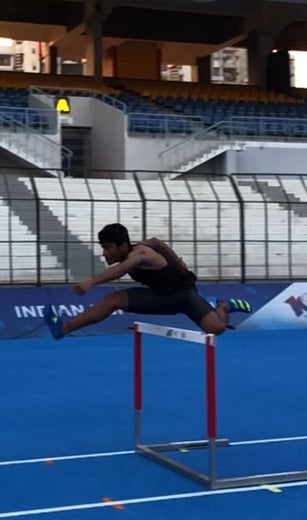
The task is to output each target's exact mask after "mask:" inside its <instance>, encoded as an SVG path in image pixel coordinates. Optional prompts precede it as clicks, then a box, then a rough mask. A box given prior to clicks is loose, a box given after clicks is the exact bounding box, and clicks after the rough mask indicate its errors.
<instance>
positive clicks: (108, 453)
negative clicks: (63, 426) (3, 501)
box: [0, 450, 135, 518]
mask: <svg viewBox="0 0 307 520" xmlns="http://www.w3.org/2000/svg"><path fill="white" fill-rule="evenodd" d="M134 454H135V451H134V450H126V451H105V452H101V453H85V454H83V455H63V456H57V457H50V456H48V457H41V458H39V459H21V460H3V461H0V466H13V465H15V464H16V465H17V464H36V463H39V462H46V461H49V460H52V461H54V462H56V461H60V460H78V459H98V458H102V457H118V456H121V455H134ZM0 518H1V517H0Z"/></svg>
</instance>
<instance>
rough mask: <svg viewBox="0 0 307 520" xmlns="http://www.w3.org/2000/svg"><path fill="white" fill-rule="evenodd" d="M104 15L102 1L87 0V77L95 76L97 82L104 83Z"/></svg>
mask: <svg viewBox="0 0 307 520" xmlns="http://www.w3.org/2000/svg"><path fill="white" fill-rule="evenodd" d="M102 25H103V15H102V0H87V2H86V15H85V29H86V56H85V57H86V60H87V61H86V67H85V70H86V75H87V76H93V77H94V79H95V80H96V81H102V75H103V49H102V35H103V29H102Z"/></svg>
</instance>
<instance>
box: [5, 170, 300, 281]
mask: <svg viewBox="0 0 307 520" xmlns="http://www.w3.org/2000/svg"><path fill="white" fill-rule="evenodd" d="M13 177H14V176H11V175H7V176H6V177H5V178H4V177H3V176H2V177H0V179H1V185H2V186H5V185H6V184H7V182H9V185H10V194H11V195H10V197H9V196H8V195H6V196H2V198H1V212H2V215H3V217H4V218H3V219H2V221H3V222H5V223H6V224H5V226H4V227H2V231H1V256H2V268H1V283H8V282H11V281H12V280H14V281H16V282H20V283H22V282H25V283H26V282H32V283H35V281H36V267H37V256H36V255H37V244H39V246H40V251H41V269H42V273H41V277H42V279H43V280H45V281H50V282H52V281H54V282H55V281H56V282H60V283H65V282H67V281H73V280H76V279H80V278H84V277H86V276H89V274H90V273H95V272H97V271H99V270H101V268H103V263H102V262H101V258H100V255H101V251H100V248H99V246H98V245H97V244H96V233H97V230H98V229H100V227H101V225H102V224H103V223H104V222H110V221H120V222H122V223H124V224H125V225H127V227H128V228H129V229H130V231H131V236H132V237H133V239H134V240H135V241H138V240H141V239H142V238H143V236H153V235H157V236H159V237H161V238H162V239H164V240H165V241H167V242H168V243H169V244H170V245H172V246H173V247H174V249H175V250H176V252H177V253H178V254H179V255H180V256H182V257H183V259H184V260H185V262H186V263H187V265H188V266H189V267H191V268H192V269H194V270H195V271H196V272H197V274H198V276H199V277H200V278H201V279H206V280H235V279H240V277H241V275H242V272H241V268H242V249H241V245H242V240H243V242H244V244H245V246H244V251H245V260H244V261H245V268H246V277H247V278H248V279H267V278H270V279H283V278H287V279H288V278H289V277H290V278H295V277H297V278H298V277H303V276H306V275H307V266H306V262H305V241H306V237H307V231H306V229H307V216H306V214H305V212H303V211H302V212H300V211H298V208H304V203H305V199H306V190H305V191H304V193H305V195H304V196H302V198H301V193H302V192H301V190H302V185H304V186H306V185H307V176H305V177H304V176H302V177H300V176H293V177H291V178H290V177H285V178H282V180H280V179H281V177H280V178H277V177H271V178H270V179H269V180H268V179H267V178H266V177H265V176H241V175H240V176H236V177H235V180H233V179H232V178H230V177H212V176H211V177H197V176H194V177H190V178H186V179H177V180H171V179H170V178H167V177H163V176H160V177H159V178H156V179H151V180H148V179H146V178H144V176H139V178H137V179H135V180H132V178H131V179H68V178H67V179H54V178H49V179H47V178H39V177H37V178H33V179H32V180H31V179H29V178H28V177H26V176H19V177H15V178H14V179H13ZM34 186H35V190H33V187H34ZM237 190H238V191H237ZM12 193H15V195H14V197H15V198H14V197H12ZM16 194H18V197H17V195H16ZM36 195H38V199H36V198H35V196H36ZM144 207H146V215H145V214H144ZM37 211H39V215H40V219H39V223H40V226H39V228H37V227H36V222H37V220H36V219H37ZM242 225H243V228H242ZM242 229H243V231H242ZM38 233H39V234H38ZM242 233H243V235H242ZM24 244H26V247H27V248H28V249H27V251H29V254H28V256H27V260H26V262H24V263H22V255H23V251H24ZM12 248H14V252H16V256H15V260H14V261H12V255H11V253H12ZM19 258H20V261H19V260H18V259H19ZM4 266H5V267H4Z"/></svg>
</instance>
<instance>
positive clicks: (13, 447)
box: [0, 320, 307, 520]
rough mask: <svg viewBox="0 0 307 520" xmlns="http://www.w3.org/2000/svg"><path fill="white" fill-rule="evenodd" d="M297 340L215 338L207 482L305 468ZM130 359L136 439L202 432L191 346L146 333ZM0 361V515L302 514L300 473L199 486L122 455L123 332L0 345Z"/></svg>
mask: <svg viewBox="0 0 307 520" xmlns="http://www.w3.org/2000/svg"><path fill="white" fill-rule="evenodd" d="M144 321H145V320H144ZM306 339H307V331H306V332H305V331H269V332H264V331H259V332H227V333H226V334H224V335H223V336H222V337H220V338H218V340H217V349H216V350H217V375H218V433H219V436H220V437H227V438H229V439H230V441H231V443H233V444H232V445H231V446H230V447H227V448H219V449H218V464H217V467H218V476H219V477H220V478H222V477H235V476H242V475H252V474H258V473H261V474H263V473H272V472H282V471H296V470H305V469H307V411H306V403H305V401H306V395H307V377H306V365H307V341H306ZM143 364H144V410H143V412H142V436H143V439H142V440H143V442H144V443H147V444H150V443H159V442H171V441H179V440H180V441H182V440H196V439H204V438H206V420H205V417H206V410H205V397H204V396H205V376H204V372H205V371H204V349H203V348H202V346H201V345H197V344H190V343H184V342H180V341H177V340H172V339H162V338H157V337H154V336H147V337H146V338H144V361H143ZM0 366H1V378H0V410H1V428H0V483H1V486H0V519H1V518H13V517H14V518H19V517H20V518H29V519H32V518H33V519H34V518H46V519H49V520H62V519H63V520H71V519H73V520H79V519H82V520H96V519H102V518H103V519H107V520H109V519H110V520H113V518H114V519H115V518H116V519H117V518H119V519H122V520H138V519H140V520H143V519H146V520H147V519H148V520H157V519H159V520H160V519H161V520H164V519H165V520H166V519H167V520H169V519H170V518H176V520H186V519H189V520H194V519H197V520H198V519H203V518H210V519H212V518H214V519H215V520H226V519H227V520H232V519H233V520H237V519H240V520H241V519H242V520H243V519H244V520H247V519H248V520H256V519H261V520H263V519H265V520H271V519H274V520H275V519H288V518H291V519H293V520H301V519H302V520H303V519H304V520H306V517H307V501H306V493H307V482H303V483H293V484H291V485H289V486H288V485H287V484H286V485H284V484H281V485H278V488H279V492H273V491H277V490H273V491H270V490H268V489H266V488H263V487H260V486H255V487H254V488H250V489H247V488H245V489H242V490H238V489H232V490H230V491H228V492H226V491H208V490H206V489H205V488H203V487H201V486H200V485H199V484H196V483H194V482H192V481H189V480H188V479H186V478H185V477H183V476H179V475H177V474H175V473H174V472H172V471H170V470H169V469H166V468H163V467H161V466H159V465H157V464H155V463H153V462H151V461H148V460H146V459H144V458H142V457H141V456H139V455H137V454H135V453H134V452H133V434H134V432H133V424H134V415H133V350H132V336H131V335H120V336H116V335H112V336H102V337H77V338H67V339H65V340H63V341H61V342H55V341H54V340H52V339H43V338H40V339H30V340H15V341H2V342H1V344H0ZM289 437H290V438H291V439H287V440H283V441H282V440H281V439H285V438H289ZM297 437H305V438H303V439H298V438H297ZM261 439H264V440H267V439H275V440H276V439H279V441H278V442H272V440H271V441H269V442H264V443H260V444H259V443H254V442H251V443H250V444H246V441H255V440H261ZM79 455H80V456H81V457H77V456H79ZM171 456H172V457H173V458H174V459H176V460H180V461H181V462H184V463H185V464H188V465H190V466H191V467H193V468H195V469H198V470H200V471H204V472H206V470H207V454H206V451H205V450H192V451H188V452H183V453H174V454H172V455H171ZM57 457H58V459H57ZM37 459H39V460H37ZM110 499H111V500H113V501H115V504H114V502H113V503H110V502H109V500H110ZM115 506H116V507H115Z"/></svg>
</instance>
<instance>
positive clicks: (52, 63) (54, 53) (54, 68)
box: [49, 45, 58, 74]
mask: <svg viewBox="0 0 307 520" xmlns="http://www.w3.org/2000/svg"><path fill="white" fill-rule="evenodd" d="M57 60H58V48H57V47H56V46H55V45H50V46H49V74H57V72H58V64H57Z"/></svg>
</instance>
